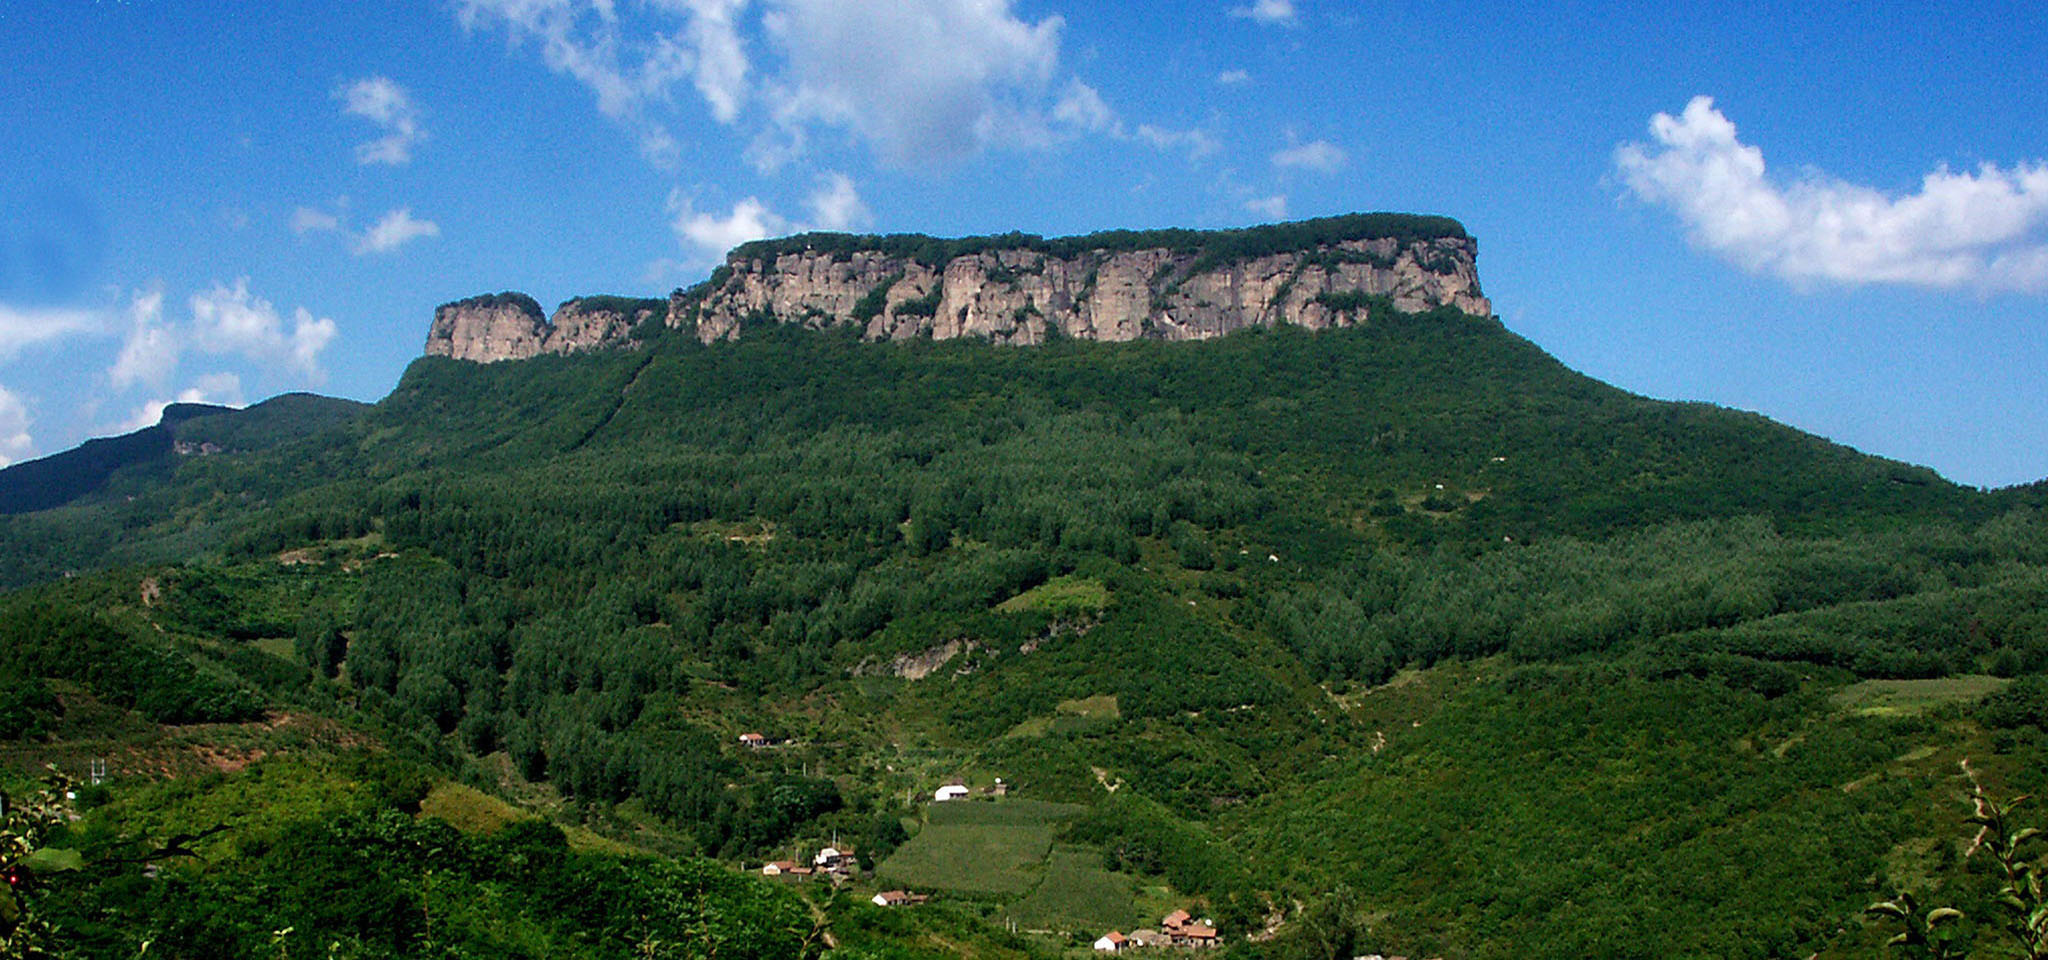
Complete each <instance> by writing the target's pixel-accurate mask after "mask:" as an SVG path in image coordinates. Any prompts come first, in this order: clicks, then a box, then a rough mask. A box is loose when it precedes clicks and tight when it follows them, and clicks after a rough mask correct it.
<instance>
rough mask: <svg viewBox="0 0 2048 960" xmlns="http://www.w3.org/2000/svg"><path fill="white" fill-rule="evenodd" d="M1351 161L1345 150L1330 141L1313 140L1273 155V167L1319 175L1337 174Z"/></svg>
mask: <svg viewBox="0 0 2048 960" xmlns="http://www.w3.org/2000/svg"><path fill="white" fill-rule="evenodd" d="M1348 159H1350V158H1349V157H1348V156H1347V155H1346V154H1345V153H1344V148H1342V147H1339V146H1337V145H1336V144H1334V143H1331V142H1330V141H1328V140H1312V141H1310V142H1308V143H1304V144H1299V145H1296V146H1292V147H1288V148H1287V149H1285V150H1281V151H1278V152H1276V153H1274V154H1273V165H1274V166H1276V167H1283V168H1286V167H1291V168H1294V169H1297V170H1314V171H1316V172H1318V173H1336V172H1337V170H1338V169H1339V168H1341V167H1343V166H1344V162H1345V161H1346V160H1348Z"/></svg>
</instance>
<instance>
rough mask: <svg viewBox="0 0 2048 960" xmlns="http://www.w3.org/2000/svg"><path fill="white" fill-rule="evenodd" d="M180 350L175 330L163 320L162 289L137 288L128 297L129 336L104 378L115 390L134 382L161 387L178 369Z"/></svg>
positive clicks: (124, 387)
mask: <svg viewBox="0 0 2048 960" xmlns="http://www.w3.org/2000/svg"><path fill="white" fill-rule="evenodd" d="M183 349H184V344H183V342H182V341H181V340H180V338H179V337H178V335H177V332H176V331H174V330H172V329H171V327H170V325H168V324H166V323H164V292H163V291H162V290H145V291H139V292H137V293H135V294H134V295H133V296H131V297H130V298H129V301H128V338H127V340H125V341H123V342H122V344H121V353H120V355H119V356H117V357H115V358H114V365H113V366H112V367H109V368H107V378H108V379H109V380H112V381H113V383H114V389H116V390H126V389H128V388H129V387H131V386H134V385H135V384H137V383H147V384H151V385H153V386H162V385H163V383H164V381H166V380H168V379H169V378H170V375H171V371H172V370H174V369H176V368H177V366H178V354H179V352H180V351H182V350H183Z"/></svg>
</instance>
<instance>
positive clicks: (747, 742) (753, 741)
mask: <svg viewBox="0 0 2048 960" xmlns="http://www.w3.org/2000/svg"><path fill="white" fill-rule="evenodd" d="M740 744H741V745H742V746H748V747H753V748H754V749H756V750H759V749H761V748H762V747H765V746H767V745H768V738H767V737H765V736H762V735H761V734H758V733H742V734H740Z"/></svg>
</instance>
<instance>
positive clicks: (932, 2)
mask: <svg viewBox="0 0 2048 960" xmlns="http://www.w3.org/2000/svg"><path fill="white" fill-rule="evenodd" d="M763 22H764V24H765V26H766V28H767V33H768V37H769V38H770V40H771V41H772V42H773V43H774V45H775V46H776V47H777V48H778V49H779V50H780V51H781V52H782V53H783V55H784V57H785V60H786V64H785V68H784V72H783V73H782V74H781V75H780V76H779V77H778V79H776V80H775V81H774V82H773V86H774V87H776V96H775V100H776V101H777V102H778V103H779V104H780V106H779V107H778V108H777V120H778V121H779V122H780V123H782V124H783V125H785V126H798V125H803V124H808V123H821V124H824V125H826V126H833V127H841V128H845V129H847V130H850V131H852V132H853V133H854V134H855V135H856V136H858V137H860V138H861V139H862V140H865V141H866V142H868V143H869V144H870V145H872V146H873V147H874V148H875V149H876V150H877V151H878V152H879V153H880V154H881V155H882V156H883V157H884V158H885V159H887V160H890V161H892V162H896V163H904V164H911V163H931V162H943V161H947V160H954V159H958V158H961V157H965V156H969V155H972V154H974V153H977V152H979V151H981V150H984V149H987V148H990V147H1013V146H1022V147H1039V146H1044V145H1046V144H1047V143H1049V142H1050V139H1051V138H1050V135H1049V133H1048V132H1047V130H1046V129H1045V124H1044V120H1043V119H1042V117H1041V113H1042V106H1041V105H1042V104H1043V102H1044V99H1045V94H1046V92H1047V90H1048V89H1049V87H1050V86H1051V83H1052V80H1053V77H1054V75H1055V73H1056V72H1057V68H1058V65H1059V48H1060V32H1061V30H1062V28H1063V27H1064V25H1065V21H1064V20H1062V19H1061V18H1060V17H1059V16H1057V15H1052V16H1047V17H1045V18H1044V19H1042V20H1039V21H1038V22H1036V23H1031V22H1028V21H1025V20H1021V19H1019V18H1018V17H1017V16H1016V15H1015V14H1014V13H1013V12H1012V11H1011V9H1010V0H898V2H896V3H893V4H890V7H889V10H888V11H887V13H886V15H882V14H879V13H878V11H876V10H875V9H874V8H872V7H871V6H869V5H866V4H858V3H847V2H845V0H773V7H772V9H771V10H770V11H769V12H768V13H767V14H766V16H765V17H764V19H763Z"/></svg>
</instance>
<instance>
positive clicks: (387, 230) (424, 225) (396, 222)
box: [356, 207, 441, 256]
mask: <svg viewBox="0 0 2048 960" xmlns="http://www.w3.org/2000/svg"><path fill="white" fill-rule="evenodd" d="M440 235H441V228H440V226H439V225H437V224H436V223H434V221H432V220H417V219H414V218H413V215H412V208H411V207H401V208H399V209H397V210H393V211H391V212H389V213H386V214H385V215H384V216H383V218H382V219H379V220H378V221H377V223H376V225H375V226H372V227H371V228H370V229H368V230H365V231H363V235H362V236H361V237H358V238H356V254H357V255H359V256H360V255H362V254H365V253H390V252H391V251H393V250H396V249H398V248H399V247H402V246H404V245H405V244H407V243H409V242H411V241H413V240H417V239H419V238H421V237H438V236H440Z"/></svg>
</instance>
